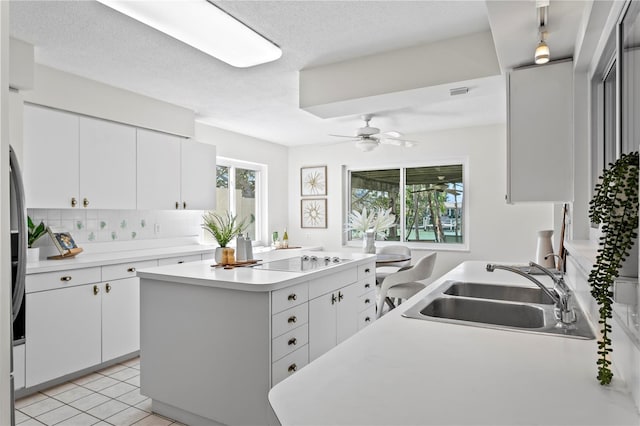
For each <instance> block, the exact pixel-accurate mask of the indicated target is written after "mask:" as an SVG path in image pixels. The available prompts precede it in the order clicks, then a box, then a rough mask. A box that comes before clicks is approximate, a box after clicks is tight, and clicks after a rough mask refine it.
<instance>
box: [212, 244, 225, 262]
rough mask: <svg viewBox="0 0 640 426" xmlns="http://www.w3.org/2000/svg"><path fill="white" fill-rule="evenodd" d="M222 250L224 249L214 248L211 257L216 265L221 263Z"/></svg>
mask: <svg viewBox="0 0 640 426" xmlns="http://www.w3.org/2000/svg"><path fill="white" fill-rule="evenodd" d="M224 249H225V247H216V253H215V255H214V256H213V259H214V260H215V261H216V263H217V264H218V265H219V264H221V263H222V252H223V251H224Z"/></svg>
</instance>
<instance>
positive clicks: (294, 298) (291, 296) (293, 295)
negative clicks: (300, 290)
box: [287, 293, 298, 300]
mask: <svg viewBox="0 0 640 426" xmlns="http://www.w3.org/2000/svg"><path fill="white" fill-rule="evenodd" d="M287 300H298V296H297V295H296V294H295V293H293V294H290V295H289V297H287Z"/></svg>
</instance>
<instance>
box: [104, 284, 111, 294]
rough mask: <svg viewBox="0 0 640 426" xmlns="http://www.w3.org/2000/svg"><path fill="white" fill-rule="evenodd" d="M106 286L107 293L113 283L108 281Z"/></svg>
mask: <svg viewBox="0 0 640 426" xmlns="http://www.w3.org/2000/svg"><path fill="white" fill-rule="evenodd" d="M104 288H105V289H106V290H107V293H109V292H110V291H111V284H109V283H107V285H105V286H104Z"/></svg>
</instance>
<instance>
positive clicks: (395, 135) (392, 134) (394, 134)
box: [382, 130, 402, 138]
mask: <svg viewBox="0 0 640 426" xmlns="http://www.w3.org/2000/svg"><path fill="white" fill-rule="evenodd" d="M382 135H383V136H388V137H390V138H401V137H402V133H400V132H396V131H394V130H392V131H389V132H384V133H382Z"/></svg>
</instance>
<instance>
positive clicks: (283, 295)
mask: <svg viewBox="0 0 640 426" xmlns="http://www.w3.org/2000/svg"><path fill="white" fill-rule="evenodd" d="M307 300H309V284H308V283H306V282H304V283H302V284H298V285H294V286H291V287H287V288H282V289H280V290H276V291H274V292H272V293H271V313H272V314H277V313H278V312H282V311H284V310H285V309H288V308H291V307H293V306H297V305H299V304H301V303H305V302H306V301H307Z"/></svg>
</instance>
